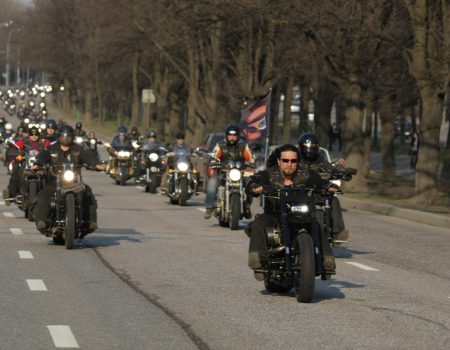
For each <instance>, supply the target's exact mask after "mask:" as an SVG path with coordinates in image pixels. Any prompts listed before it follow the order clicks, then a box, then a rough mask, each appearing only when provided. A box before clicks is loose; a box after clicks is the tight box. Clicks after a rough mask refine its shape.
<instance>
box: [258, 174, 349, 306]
mask: <svg viewBox="0 0 450 350" xmlns="http://www.w3.org/2000/svg"><path fill="white" fill-rule="evenodd" d="M355 173H356V171H354V169H351V170H348V171H345V172H339V171H336V173H334V174H333V175H332V179H334V180H337V179H344V180H350V179H351V176H352V174H353V175H354V174H355ZM331 187H332V188H334V190H333V191H330V188H331ZM337 191H340V188H339V187H338V185H337V184H336V183H333V182H332V181H329V182H327V185H321V186H313V187H306V186H300V187H282V188H266V189H265V190H264V192H265V193H267V195H265V198H275V199H276V200H277V201H278V204H279V208H280V220H278V224H277V225H276V226H275V227H272V228H268V230H267V232H268V237H267V238H268V240H267V242H268V246H269V255H268V264H267V270H263V271H258V272H263V273H264V274H265V280H264V285H265V288H266V289H267V290H268V291H270V292H274V293H285V292H287V291H289V290H290V289H291V288H292V287H293V288H294V290H295V295H296V297H297V301H298V302H302V303H309V302H310V301H311V300H312V298H313V297H314V290H315V277H316V276H321V279H322V280H328V279H329V278H330V277H331V275H333V274H335V271H328V270H325V269H324V266H323V255H322V254H323V245H324V244H330V243H331V232H330V230H331V226H330V220H331V209H330V205H329V204H330V202H329V199H330V197H329V196H331V195H332V193H336V192H337ZM330 193H331V194H330Z"/></svg>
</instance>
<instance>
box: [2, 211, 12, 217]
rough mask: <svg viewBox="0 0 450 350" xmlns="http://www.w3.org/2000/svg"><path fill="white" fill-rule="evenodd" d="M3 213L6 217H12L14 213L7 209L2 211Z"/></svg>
mask: <svg viewBox="0 0 450 350" xmlns="http://www.w3.org/2000/svg"><path fill="white" fill-rule="evenodd" d="M3 215H4V216H6V217H7V218H13V217H14V214H13V213H10V212H9V211H7V212H4V213H3Z"/></svg>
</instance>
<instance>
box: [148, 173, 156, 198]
mask: <svg viewBox="0 0 450 350" xmlns="http://www.w3.org/2000/svg"><path fill="white" fill-rule="evenodd" d="M150 180H151V182H150V184H147V186H148V187H149V190H148V192H150V193H156V189H157V188H158V176H157V175H156V174H152V176H151V177H150Z"/></svg>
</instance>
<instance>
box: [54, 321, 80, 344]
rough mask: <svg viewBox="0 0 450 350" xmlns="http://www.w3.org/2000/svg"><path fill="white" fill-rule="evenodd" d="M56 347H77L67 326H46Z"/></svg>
mask: <svg viewBox="0 0 450 350" xmlns="http://www.w3.org/2000/svg"><path fill="white" fill-rule="evenodd" d="M47 328H48V331H49V332H50V335H51V337H52V339H53V343H54V344H55V346H56V347H57V348H79V345H78V343H77V341H76V339H75V337H74V336H73V334H72V331H71V330H70V327H69V326H62V325H59V326H47Z"/></svg>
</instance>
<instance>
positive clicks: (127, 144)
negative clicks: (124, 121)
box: [111, 126, 133, 150]
mask: <svg viewBox="0 0 450 350" xmlns="http://www.w3.org/2000/svg"><path fill="white" fill-rule="evenodd" d="M111 147H112V148H114V149H126V150H132V149H133V144H132V142H131V138H130V137H129V136H128V135H127V128H126V127H124V126H121V127H119V129H118V130H117V135H115V136H114V137H113V139H112V141H111Z"/></svg>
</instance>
